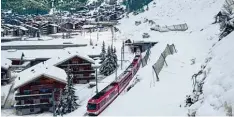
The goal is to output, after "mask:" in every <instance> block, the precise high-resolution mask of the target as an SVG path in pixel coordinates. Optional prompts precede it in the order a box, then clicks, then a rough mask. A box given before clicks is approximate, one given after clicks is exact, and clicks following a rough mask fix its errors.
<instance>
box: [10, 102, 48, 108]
mask: <svg viewBox="0 0 234 117" xmlns="http://www.w3.org/2000/svg"><path fill="white" fill-rule="evenodd" d="M14 107H15V108H16V109H26V108H47V107H52V103H48V102H45V103H35V104H22V105H21V104H20V102H18V103H16V104H15V105H14Z"/></svg>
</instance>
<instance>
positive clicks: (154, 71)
mask: <svg viewBox="0 0 234 117" xmlns="http://www.w3.org/2000/svg"><path fill="white" fill-rule="evenodd" d="M152 67H153V69H154V72H155V74H156V77H157V81H159V77H158V73H157V71H156V70H155V68H154V65H153V66H152Z"/></svg>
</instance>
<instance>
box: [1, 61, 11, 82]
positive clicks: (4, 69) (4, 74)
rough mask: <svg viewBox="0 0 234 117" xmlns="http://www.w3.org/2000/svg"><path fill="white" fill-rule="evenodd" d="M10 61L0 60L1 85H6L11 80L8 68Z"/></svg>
mask: <svg viewBox="0 0 234 117" xmlns="http://www.w3.org/2000/svg"><path fill="white" fill-rule="evenodd" d="M11 65H12V61H11V60H9V59H6V58H1V85H5V84H8V83H9V82H10V79H11V73H10V69H9V68H10V66H11Z"/></svg>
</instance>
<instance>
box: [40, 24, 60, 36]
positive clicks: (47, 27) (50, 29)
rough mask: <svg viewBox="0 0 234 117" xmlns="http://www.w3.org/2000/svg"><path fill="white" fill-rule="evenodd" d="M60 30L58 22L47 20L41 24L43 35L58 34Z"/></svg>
mask: <svg viewBox="0 0 234 117" xmlns="http://www.w3.org/2000/svg"><path fill="white" fill-rule="evenodd" d="M58 31H59V26H58V25H57V24H52V23H49V22H46V23H44V24H42V25H41V27H40V32H41V34H43V35H49V34H56V33H58Z"/></svg>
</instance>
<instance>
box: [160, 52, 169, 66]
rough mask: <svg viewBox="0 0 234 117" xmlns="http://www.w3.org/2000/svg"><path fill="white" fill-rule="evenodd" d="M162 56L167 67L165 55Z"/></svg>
mask: <svg viewBox="0 0 234 117" xmlns="http://www.w3.org/2000/svg"><path fill="white" fill-rule="evenodd" d="M161 56H162V57H163V59H164V62H165V64H166V66H168V65H167V62H166V58H165V57H164V56H163V54H162V53H161Z"/></svg>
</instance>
